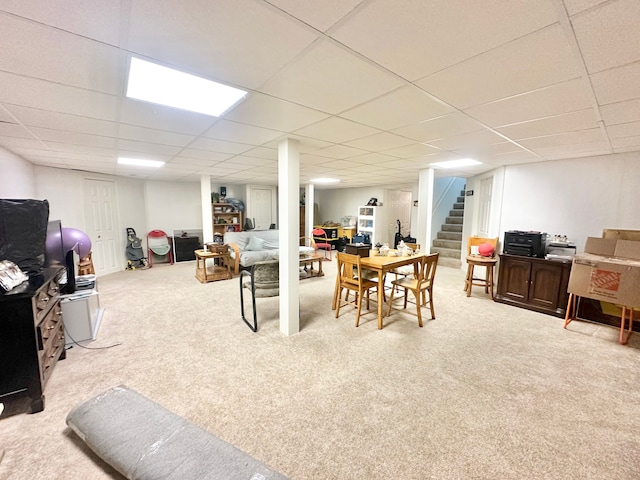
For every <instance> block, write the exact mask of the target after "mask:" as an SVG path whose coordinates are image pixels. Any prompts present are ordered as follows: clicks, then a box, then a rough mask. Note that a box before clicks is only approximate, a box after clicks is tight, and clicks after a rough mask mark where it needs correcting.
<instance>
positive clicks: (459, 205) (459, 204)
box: [453, 202, 464, 210]
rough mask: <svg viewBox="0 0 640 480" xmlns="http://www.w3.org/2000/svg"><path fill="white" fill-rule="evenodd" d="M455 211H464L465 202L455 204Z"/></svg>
mask: <svg viewBox="0 0 640 480" xmlns="http://www.w3.org/2000/svg"><path fill="white" fill-rule="evenodd" d="M453 209H454V210H464V202H461V203H454V204H453Z"/></svg>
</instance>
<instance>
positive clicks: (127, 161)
mask: <svg viewBox="0 0 640 480" xmlns="http://www.w3.org/2000/svg"><path fill="white" fill-rule="evenodd" d="M118 164H119V165H133V166H135V167H155V168H158V167H161V166H162V165H164V162H161V161H160V160H143V159H141V158H127V157H119V158H118Z"/></svg>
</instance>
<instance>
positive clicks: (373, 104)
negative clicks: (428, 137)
mask: <svg viewBox="0 0 640 480" xmlns="http://www.w3.org/2000/svg"><path fill="white" fill-rule="evenodd" d="M451 112H453V108H451V107H450V106H448V105H445V104H444V103H442V102H440V101H438V100H436V99H434V98H433V97H432V96H431V95H429V94H427V93H425V92H424V91H422V90H420V89H419V88H416V87H415V86H413V85H406V86H404V87H402V88H399V89H397V90H394V91H393V92H389V93H387V94H386V95H382V96H380V97H378V98H375V99H373V100H371V101H369V102H366V103H364V104H362V105H358V106H357V107H355V108H353V109H351V110H348V111H346V112H343V113H341V114H340V116H342V117H345V118H349V119H351V120H354V121H356V122H360V123H364V124H366V125H371V126H373V127H376V128H380V129H382V130H391V129H394V128H398V127H401V126H404V125H409V124H412V123H417V122H421V121H423V120H428V119H430V118H434V117H438V116H440V115H444V114H446V113H451Z"/></svg>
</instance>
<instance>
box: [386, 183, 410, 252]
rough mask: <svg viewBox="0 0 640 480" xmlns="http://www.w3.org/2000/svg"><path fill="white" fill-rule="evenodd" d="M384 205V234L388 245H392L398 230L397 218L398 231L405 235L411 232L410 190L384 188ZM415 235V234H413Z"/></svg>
mask: <svg viewBox="0 0 640 480" xmlns="http://www.w3.org/2000/svg"><path fill="white" fill-rule="evenodd" d="M384 205H385V208H386V211H387V212H388V213H387V214H386V218H385V221H386V225H387V228H386V232H385V233H386V236H387V242H388V243H389V245H391V246H393V243H394V240H395V236H396V233H397V232H398V220H400V226H401V229H400V233H401V234H402V236H403V237H406V236H407V235H409V233H410V232H411V192H406V191H403V190H385V191H384ZM414 236H415V235H414Z"/></svg>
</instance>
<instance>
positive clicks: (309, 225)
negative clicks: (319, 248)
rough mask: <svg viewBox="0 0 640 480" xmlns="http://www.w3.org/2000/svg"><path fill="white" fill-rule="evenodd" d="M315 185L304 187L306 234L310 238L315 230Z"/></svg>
mask: <svg viewBox="0 0 640 480" xmlns="http://www.w3.org/2000/svg"><path fill="white" fill-rule="evenodd" d="M314 197H315V185H314V184H313V183H310V184H308V185H306V186H305V187H304V198H305V208H304V216H305V219H304V222H305V224H304V226H305V230H304V234H305V235H306V236H308V237H310V236H311V230H313V223H314V222H315V219H314V218H313V211H314V209H315V202H316V200H315V198H314Z"/></svg>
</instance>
